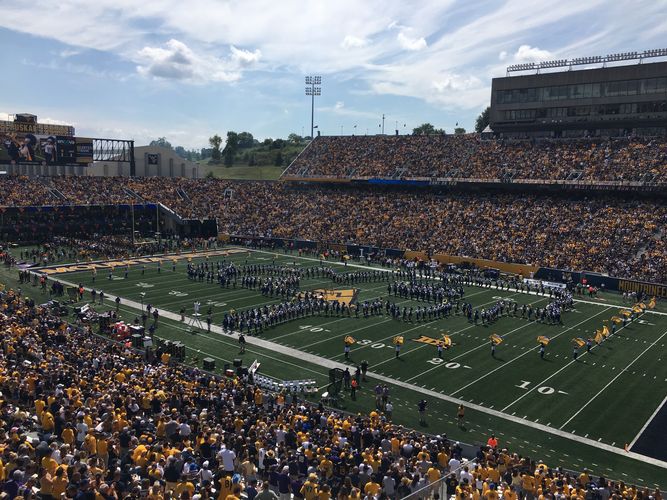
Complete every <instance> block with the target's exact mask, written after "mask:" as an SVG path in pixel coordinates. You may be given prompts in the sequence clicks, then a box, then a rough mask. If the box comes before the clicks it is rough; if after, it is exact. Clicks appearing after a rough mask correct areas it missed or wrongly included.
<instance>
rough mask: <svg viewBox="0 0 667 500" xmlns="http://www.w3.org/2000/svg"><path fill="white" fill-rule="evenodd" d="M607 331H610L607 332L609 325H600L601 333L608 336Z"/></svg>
mask: <svg viewBox="0 0 667 500" xmlns="http://www.w3.org/2000/svg"><path fill="white" fill-rule="evenodd" d="M609 333H610V332H609V327H608V326H607V325H604V326H603V327H602V335H604V336H605V337H609Z"/></svg>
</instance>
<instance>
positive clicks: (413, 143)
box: [286, 134, 667, 184]
mask: <svg viewBox="0 0 667 500" xmlns="http://www.w3.org/2000/svg"><path fill="white" fill-rule="evenodd" d="M666 158H667V141H666V140H665V139H664V138H661V139H657V138H650V139H646V138H641V139H640V138H634V139H613V140H604V139H596V140H592V139H569V140H562V139H561V140H548V139H541V140H539V141H529V140H523V141H517V140H513V141H498V140H482V139H480V137H479V136H478V135H476V134H465V135H447V136H446V135H433V136H370V137H366V136H356V137H355V136H342V137H340V136H339V137H318V138H317V139H315V140H314V141H313V142H312V143H311V144H310V146H309V147H308V148H306V149H305V150H304V152H303V153H302V154H301V155H300V156H299V157H298V158H297V160H296V161H295V162H294V163H293V164H292V165H291V166H290V168H289V170H288V171H287V172H286V175H287V176H293V177H304V178H307V177H351V178H368V177H376V178H424V177H427V178H432V177H446V178H465V179H500V180H508V179H509V180H531V181H533V180H560V181H562V180H582V181H597V182H599V181H636V182H653V183H661V184H664V183H665V182H667V160H666Z"/></svg>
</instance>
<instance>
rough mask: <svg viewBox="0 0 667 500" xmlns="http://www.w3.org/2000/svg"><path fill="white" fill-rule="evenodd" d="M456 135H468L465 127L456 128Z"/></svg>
mask: <svg viewBox="0 0 667 500" xmlns="http://www.w3.org/2000/svg"><path fill="white" fill-rule="evenodd" d="M454 133H455V134H456V135H461V134H465V133H466V129H464V128H463V127H456V128H455V129H454Z"/></svg>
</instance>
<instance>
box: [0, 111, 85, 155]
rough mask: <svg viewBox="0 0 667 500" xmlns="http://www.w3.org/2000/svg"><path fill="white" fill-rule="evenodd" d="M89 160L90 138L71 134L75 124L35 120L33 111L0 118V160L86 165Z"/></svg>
mask: <svg viewBox="0 0 667 500" xmlns="http://www.w3.org/2000/svg"><path fill="white" fill-rule="evenodd" d="M33 118H34V119H33ZM92 161H93V140H92V139H89V138H85V137H74V127H71V126H69V125H53V124H48V123H37V121H36V117H33V116H32V115H27V116H25V115H24V116H17V118H16V119H15V120H14V121H0V164H18V163H26V164H35V165H87V164H88V163H90V162H92Z"/></svg>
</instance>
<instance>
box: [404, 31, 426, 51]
mask: <svg viewBox="0 0 667 500" xmlns="http://www.w3.org/2000/svg"><path fill="white" fill-rule="evenodd" d="M396 40H398V43H399V44H400V46H401V47H403V48H404V49H405V50H423V49H425V48H426V47H427V44H426V40H425V39H424V37H421V38H412V37H409V36H408V35H406V34H405V33H404V32H402V31H401V32H400V33H399V34H398V36H397V37H396Z"/></svg>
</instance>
